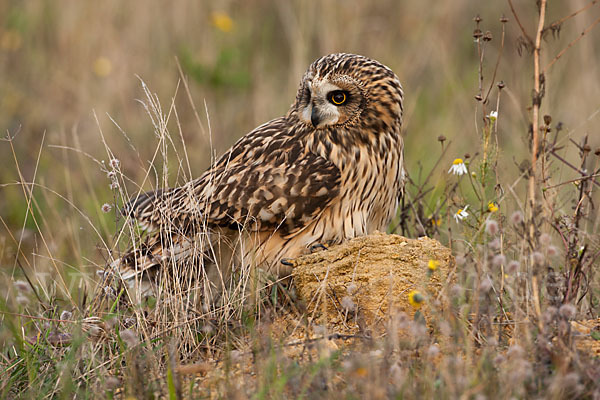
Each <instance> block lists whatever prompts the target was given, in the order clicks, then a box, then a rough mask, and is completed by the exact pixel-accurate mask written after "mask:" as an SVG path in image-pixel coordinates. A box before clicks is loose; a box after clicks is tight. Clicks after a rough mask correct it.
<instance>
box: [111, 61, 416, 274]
mask: <svg viewBox="0 0 600 400" xmlns="http://www.w3.org/2000/svg"><path fill="white" fill-rule="evenodd" d="M402 102H403V91H402V86H401V84H400V82H399V80H398V77H397V76H396V75H395V74H394V72H392V70H391V69H389V68H388V67H386V66H384V65H383V64H381V63H379V62H377V61H375V60H372V59H369V58H367V57H363V56H359V55H354V54H343V53H340V54H330V55H327V56H324V57H322V58H319V59H318V60H316V61H315V62H313V63H312V64H311V65H310V67H309V68H308V70H307V71H306V73H305V74H304V76H303V77H302V80H301V82H300V86H299V88H298V92H297V95H296V99H295V101H294V103H293V104H292V105H291V107H290V109H289V111H288V112H287V114H285V115H284V116H282V117H279V118H276V119H274V120H272V121H269V122H267V123H265V124H263V125H261V126H259V127H257V128H256V129H254V130H253V131H251V132H250V133H248V134H247V135H245V136H243V137H242V138H241V139H239V140H238V141H237V143H235V144H234V145H233V147H231V148H230V149H229V150H228V151H227V152H225V154H223V155H222V156H221V157H220V158H219V159H218V161H217V162H216V163H214V165H213V166H212V167H210V168H209V169H208V170H207V171H206V172H205V173H204V174H202V175H201V176H200V177H199V178H197V179H194V180H192V181H190V182H188V183H186V184H184V185H182V186H178V187H173V188H168V189H160V190H155V191H151V192H148V193H144V194H140V195H138V196H136V197H135V198H133V199H132V200H131V201H130V202H129V203H128V204H127V205H126V206H125V207H124V212H125V214H126V215H127V216H129V217H131V218H132V219H133V220H135V221H137V223H138V224H139V226H140V227H141V228H142V229H143V230H144V231H145V232H146V233H145V239H144V240H143V241H142V242H141V243H139V244H138V245H136V246H135V248H132V249H130V251H129V252H127V253H126V254H125V255H124V256H123V257H121V258H120V259H118V260H116V261H115V264H116V266H118V267H119V269H120V270H121V271H128V272H124V273H123V274H122V275H123V277H124V278H126V279H127V278H131V277H132V276H134V275H135V274H140V273H142V272H144V271H147V270H148V269H150V268H153V267H158V266H163V265H165V264H168V263H169V262H182V261H183V260H186V259H190V258H191V257H195V258H197V259H199V258H202V259H203V260H204V261H203V262H204V263H206V264H208V263H209V262H210V263H213V264H217V265H219V264H220V265H221V268H225V267H223V265H225V264H230V266H228V267H227V268H231V265H235V264H236V263H238V264H243V265H254V266H259V267H260V268H262V269H264V270H267V271H271V272H272V273H273V274H274V275H276V276H282V275H286V274H289V272H290V269H291V268H292V267H293V262H291V261H290V260H293V259H294V258H296V257H298V256H299V255H302V254H304V253H306V252H308V251H310V249H311V248H314V246H321V245H322V246H327V245H329V244H337V243H341V242H343V241H345V240H347V239H350V238H354V237H357V236H362V235H367V234H370V233H372V232H374V231H377V230H385V228H386V227H387V225H388V224H389V222H390V220H391V219H392V218H393V217H394V216H395V214H396V209H397V207H398V202H399V199H400V198H401V196H402V194H403V190H404V181H405V170H404V166H403V147H404V146H403V140H402V137H401V132H400V130H401V125H402V112H403V105H402Z"/></svg>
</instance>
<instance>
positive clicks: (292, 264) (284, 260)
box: [279, 258, 296, 267]
mask: <svg viewBox="0 0 600 400" xmlns="http://www.w3.org/2000/svg"><path fill="white" fill-rule="evenodd" d="M279 262H281V263H282V264H283V265H285V266H287V267H295V266H296V262H295V261H294V260H292V259H291V258H282V259H281V260H279Z"/></svg>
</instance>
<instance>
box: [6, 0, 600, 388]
mask: <svg viewBox="0 0 600 400" xmlns="http://www.w3.org/2000/svg"><path fill="white" fill-rule="evenodd" d="M412 3H414V4H412ZM412 3H411V4H402V2H396V1H391V0H390V1H381V2H377V3H372V4H371V3H370V4H368V5H367V4H366V3H362V2H358V1H348V2H344V5H343V7H341V6H340V3H339V2H335V1H323V2H314V3H313V2H303V1H293V2H270V1H266V0H263V1H256V2H234V3H228V4H226V5H224V4H221V3H219V2H189V3H182V4H180V5H178V6H177V7H171V6H167V5H165V4H162V3H159V2H156V3H153V4H146V3H144V4H141V3H139V4H138V2H133V3H128V4H123V3H122V2H118V1H112V0H111V1H108V2H103V3H102V4H101V5H100V4H92V3H87V2H77V3H73V4H71V5H70V6H69V7H67V8H64V9H63V8H58V6H56V5H53V4H50V3H43V2H41V1H33V2H28V3H26V4H21V3H11V2H8V3H6V4H4V3H3V4H2V5H0V15H3V16H4V17H3V20H1V21H0V52H2V53H0V54H2V55H6V57H2V59H1V60H0V71H1V72H2V75H3V76H5V77H9V78H10V79H3V80H2V82H0V101H1V104H2V106H1V107H0V126H2V128H3V129H5V132H6V134H7V140H5V141H3V142H0V157H2V159H3V160H5V161H4V163H3V167H4V168H2V170H1V171H0V185H1V186H0V210H1V211H0V218H1V219H0V222H1V223H2V229H3V230H2V234H0V265H1V266H2V271H0V272H1V274H0V288H2V292H3V293H4V295H3V296H2V300H1V301H0V312H1V313H2V315H1V316H0V320H1V321H2V324H1V325H0V349H2V352H1V353H2V354H1V355H0V368H2V371H0V373H1V376H2V377H3V378H2V380H1V383H0V395H1V396H2V397H3V398H5V397H6V398H14V397H21V398H44V397H65V398H69V397H77V398H88V397H89V398H94V397H98V396H101V395H102V394H103V393H105V392H106V396H108V397H113V396H117V395H119V396H120V395H122V394H124V393H126V394H135V396H136V397H137V398H149V397H152V396H156V395H158V396H161V397H167V396H168V397H182V396H183V397H189V398H196V397H200V398H204V397H224V398H236V397H237V398H246V397H254V398H281V397H293V398H296V397H297V398H306V397H309V398H328V397H347V398H383V397H408V398H414V397H417V398H432V397H434V398H485V397H489V398H507V399H508V398H512V397H514V398H529V397H547V398H566V397H580V398H597V397H598V396H600V391H599V390H600V389H599V388H598V385H597V382H598V381H600V363H599V360H598V359H597V357H596V358H594V356H593V355H592V354H589V353H586V352H579V351H576V340H575V339H578V337H577V336H576V335H574V334H573V332H572V331H571V325H570V323H569V322H570V321H571V320H573V319H593V318H598V310H599V302H600V300H599V296H600V280H599V278H598V275H597V274H596V269H597V267H598V265H600V236H599V235H598V232H600V213H599V212H598V208H597V207H598V204H600V203H599V200H600V197H599V195H598V193H599V192H598V189H599V184H600V179H599V178H598V173H599V167H600V151H599V146H600V142H599V139H598V138H599V136H598V135H597V130H598V129H597V125H598V124H597V122H598V118H599V117H598V116H599V115H600V113H599V110H600V103H599V102H598V100H597V93H599V92H600V87H599V86H600V81H599V80H598V79H597V60H598V59H599V57H598V54H599V50H600V49H599V47H598V46H599V43H600V41H598V40H595V38H596V37H597V36H598V33H597V30H594V29H593V27H594V26H595V25H594V24H595V23H597V19H596V18H597V17H596V15H597V14H598V7H600V5H598V4H596V3H595V2H589V3H588V2H586V1H583V0H582V1H577V2H573V3H569V4H562V5H554V4H552V3H551V4H550V5H549V9H548V10H547V14H546V20H545V23H544V24H541V26H542V27H544V26H545V27H549V28H548V29H547V30H544V31H540V32H539V34H538V35H536V29H537V28H538V14H537V12H538V8H537V7H536V2H535V1H519V2H517V1H513V2H512V3H513V4H512V5H513V6H514V8H515V11H516V14H517V15H518V19H519V23H517V22H516V19H515V17H514V15H512V13H511V7H510V6H511V3H510V2H508V3H502V2H495V3H494V4H489V5H488V4H486V5H485V6H484V5H481V4H480V2H477V1H474V0H473V1H467V0H461V1H454V2H448V4H445V3H444V4H438V3H439V2H438V3H436V4H435V5H434V6H432V5H431V4H417V3H416V2H412ZM539 4H540V5H542V4H545V1H543V0H542V1H540V2H539ZM578 10H582V11H581V12H577V11H578ZM477 13H479V14H480V15H481V16H482V17H483V21H478V22H472V21H471V19H472V18H473V17H474V16H475V14H477ZM503 13H504V14H505V15H506V16H508V18H509V22H507V23H502V22H500V21H499V17H500V16H501V15H502V14H503ZM572 14H575V15H574V16H573V17H571V18H568V19H566V20H564V21H562V18H563V17H565V16H567V17H568V16H570V15H572ZM228 18H231V21H230V20H228ZM348 21H351V23H349V22H348ZM554 21H561V24H560V25H556V24H553V22H554ZM520 25H522V26H523V29H524V31H525V32H522V31H521V28H520ZM558 27H560V28H561V29H560V30H558V29H557V28H558ZM474 29H475V30H476V29H480V30H481V34H479V33H478V32H476V31H475V32H474ZM488 30H489V31H491V34H492V37H493V38H492V40H491V41H488V40H487V39H488V38H490V36H489V34H488V33H487V31H488ZM581 32H586V34H585V35H584V36H583V37H582V39H581V40H578V41H576V42H574V39H575V38H577V37H580V33H581ZM474 37H475V39H478V40H476V41H475V42H474V41H473V40H474ZM536 38H537V39H538V40H537V43H538V44H540V46H541V52H540V53H539V54H540V56H539V57H540V59H539V62H540V70H541V71H544V77H543V78H544V79H543V80H541V79H539V77H538V79H537V82H536V79H534V77H533V73H532V71H533V65H534V58H535V55H536V53H537V52H535V51H534V52H531V50H532V49H533V47H535V43H536ZM484 39H485V40H484ZM502 43H503V44H502ZM532 46H533V47H532ZM562 49H567V51H566V52H565V53H564V55H561V57H560V58H559V59H558V60H557V61H556V62H554V61H553V60H554V57H555V55H557V54H562V53H561V50H562ZM339 50H343V51H347V52H355V53H361V54H365V55H368V56H370V57H373V58H375V59H378V60H380V61H382V62H384V63H385V64H387V65H389V66H390V67H392V69H394V71H396V72H397V73H398V75H399V76H400V78H401V80H402V81H403V82H404V84H405V91H406V93H407V104H406V123H405V130H406V143H407V144H406V147H407V154H406V158H407V162H408V166H407V167H408V170H409V172H410V175H411V176H410V177H411V182H410V184H409V188H408V194H407V196H406V199H405V201H404V204H403V205H402V209H401V210H400V211H399V216H398V219H397V221H394V223H393V224H392V226H391V227H390V231H394V232H398V233H402V234H403V235H406V236H409V237H416V236H419V235H424V234H426V235H428V236H430V237H433V238H436V239H438V240H440V241H441V242H442V243H445V244H447V245H448V246H449V247H450V248H451V249H452V251H453V253H454V254H455V256H456V260H457V265H458V269H457V271H458V272H459V274H458V281H457V284H456V285H454V286H452V287H450V288H447V296H448V301H449V302H450V303H451V304H452V305H453V307H452V308H451V310H446V311H444V312H441V311H440V313H439V314H438V317H437V318H436V320H435V321H428V322H429V323H430V325H429V326H430V328H431V329H427V328H426V327H425V326H424V325H423V324H422V321H421V320H419V319H418V318H417V319H415V320H411V319H410V318H407V317H406V316H405V315H403V314H393V315H390V318H391V322H390V328H389V330H388V331H387V333H386V334H385V335H383V336H382V337H368V336H365V335H357V336H356V337H353V338H349V337H346V338H345V340H341V339H339V338H338V337H337V336H335V335H333V336H332V334H335V332H328V331H327V328H326V327H325V328H324V327H318V326H317V327H315V326H313V325H311V323H310V321H309V320H308V319H307V316H306V315H305V312H304V310H303V306H302V304H301V303H300V302H298V301H297V299H295V294H294V291H293V287H288V286H287V285H286V284H285V282H278V281H276V280H275V279H273V278H272V277H269V276H261V275H260V274H259V271H253V270H252V269H250V268H248V269H244V270H243V271H241V272H240V273H239V274H234V275H232V276H231V277H229V278H228V279H230V280H229V281H227V282H226V286H229V287H230V288H231V290H228V291H227V292H226V297H225V298H224V299H223V301H221V302H220V303H218V304H217V303H214V304H213V303H206V302H205V301H203V298H204V297H203V296H205V290H206V287H205V286H203V282H205V280H203V279H192V278H191V276H193V275H195V276H198V269H197V268H198V266H197V265H196V264H193V263H189V262H187V263H186V262H182V263H177V264H175V265H172V266H171V268H170V269H164V270H163V272H161V273H162V274H165V275H166V274H169V277H170V280H168V279H160V280H159V282H160V284H159V287H158V291H157V293H156V294H155V295H154V296H151V297H149V298H142V297H141V296H138V295H137V294H136V293H134V292H129V291H127V290H122V289H121V286H119V285H118V282H117V283H115V282H109V281H108V279H111V278H112V276H111V275H102V276H98V275H97V274H96V271H97V270H98V269H103V268H104V267H105V266H106V265H107V264H109V263H110V262H111V261H112V260H114V259H115V258H117V257H119V255H120V252H121V251H123V250H124V249H125V248H126V247H127V246H128V245H129V244H130V243H139V240H140V234H139V232H138V230H137V228H136V227H135V226H134V225H132V224H131V223H130V222H128V221H124V220H123V218H122V217H120V216H119V213H118V212H117V211H118V208H119V207H120V206H121V205H122V204H123V202H124V201H125V200H126V199H128V198H130V197H131V196H133V195H135V194H136V193H137V192H138V191H140V190H147V189H150V188H158V187H163V186H171V185H174V184H176V183H182V182H184V181H186V180H188V179H190V177H193V176H198V175H199V174H200V173H201V172H202V171H203V170H204V169H205V168H206V167H207V166H208V165H209V163H210V162H211V159H212V158H213V157H214V155H215V154H217V155H220V154H222V152H223V150H225V149H226V148H227V147H229V146H230V145H231V143H232V142H233V140H234V139H235V138H237V137H239V136H241V135H242V134H244V133H245V132H247V131H248V130H249V129H251V128H252V127H254V126H256V125H258V124H259V123H262V122H264V121H266V120H268V119H270V118H273V117H275V116H278V115H281V114H282V113H283V112H285V111H286V109H287V107H288V105H289V103H290V102H291V100H292V99H293V97H294V92H295V87H296V85H297V81H298V80H299V78H300V76H301V74H302V72H303V71H304V69H305V68H306V66H307V65H308V64H309V63H310V62H311V61H312V60H313V59H314V58H316V57H317V56H319V55H322V54H326V53H329V52H333V51H339ZM519 53H520V54H519ZM174 56H177V57H178V59H179V62H180V64H181V73H180V71H179V68H178V66H177V62H176V61H175V57H174ZM497 60H498V61H497ZM548 66H551V67H549V68H548V69H547V70H546V69H544V68H545V67H548ZM135 75H138V76H140V77H142V78H143V79H145V80H146V81H148V82H150V86H151V88H152V89H149V88H148V87H147V86H146V85H145V84H144V83H143V82H144V81H143V80H142V79H136V77H135ZM182 77H184V78H185V79H186V80H182ZM499 81H503V82H504V85H505V86H503V87H500V86H499V85H498V82H499ZM536 85H537V86H536ZM534 87H539V89H540V90H539V91H538V95H535V93H534V95H533V96H532V88H534ZM542 89H544V92H543V93H542ZM154 93H158V94H160V96H161V98H160V99H159V96H157V95H156V94H154ZM474 96H479V97H480V98H479V99H477V98H474ZM136 98H141V100H140V101H138V102H136V101H134V99H136ZM537 98H541V99H542V101H541V102H538V101H536V99H537ZM485 99H487V100H488V101H487V102H486V101H482V100H485ZM91 110H94V111H91ZM492 111H497V112H498V116H497V117H496V118H490V116H491V114H490V113H491V112H492ZM145 114H146V115H147V116H144V115H145ZM536 115H537V116H538V117H537V118H538V120H537V121H536V122H535V123H534V124H533V125H532V124H531V121H532V118H535V116H536ZM209 116H210V118H209ZM534 127H535V128H534ZM438 137H439V139H438V141H436V138H438ZM534 137H537V139H534ZM535 140H537V142H538V143H539V147H538V148H537V149H536V148H535V147H532V143H534V142H535ZM532 149H534V150H535V151H532ZM465 153H469V157H467V156H466V155H465ZM455 158H462V159H464V160H465V161H466V162H467V167H468V171H469V173H468V174H467V175H462V176H454V175H450V174H448V173H447V171H448V168H449V167H450V165H451V164H452V160H453V159H455ZM532 158H533V159H534V160H536V159H537V161H536V162H535V164H534V165H535V168H533V169H532V164H531V161H532ZM103 160H104V161H103ZM112 160H119V162H118V163H116V162H114V161H112ZM532 171H533V173H532ZM528 180H529V181H530V182H533V184H534V185H533V188H534V192H533V193H534V194H535V196H534V197H533V198H532V195H531V193H532V192H531V191H530V188H531V186H528V182H527V181H528ZM103 204H106V206H105V207H103ZM490 204H491V205H490ZM466 205H469V208H467V212H468V213H469V216H468V217H466V218H465V219H463V220H460V221H458V222H457V221H455V220H454V215H455V214H456V213H457V211H458V210H459V209H461V208H462V209H464V208H465V206H466ZM102 208H104V211H108V212H103V211H102ZM168 271H171V272H168ZM431 306H432V307H434V308H435V304H431ZM282 316H285V317H286V318H287V321H288V322H287V323H289V321H290V320H291V321H293V322H294V324H293V325H294V326H299V327H301V329H303V330H305V331H306V332H308V333H310V334H312V335H316V336H317V337H324V339H317V340H311V341H306V340H304V339H301V340H300V341H296V340H295V339H294V340H291V338H289V337H286V335H287V334H289V332H290V331H291V330H290V327H289V326H288V325H286V323H285V322H282ZM284 320H285V319H284ZM398 329H400V330H402V332H403V334H402V335H399V334H398ZM303 332H304V331H303ZM407 332H408V333H409V334H408V335H406V333H407ZM586 336H587V337H588V338H589V339H595V340H598V338H599V335H598V334H597V332H596V331H594V330H593V329H592V330H590V332H589V333H587V334H586ZM328 337H329V339H330V340H327V338H328ZM290 341H292V342H293V343H291V345H290ZM290 349H294V350H293V351H291V350H290ZM118 393H119V394H118ZM482 396H483V397H482Z"/></svg>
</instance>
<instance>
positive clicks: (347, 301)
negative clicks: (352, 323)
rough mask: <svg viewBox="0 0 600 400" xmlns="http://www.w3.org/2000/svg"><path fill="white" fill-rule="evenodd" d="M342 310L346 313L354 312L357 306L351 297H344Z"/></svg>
mask: <svg viewBox="0 0 600 400" xmlns="http://www.w3.org/2000/svg"><path fill="white" fill-rule="evenodd" d="M341 303H342V308H343V309H344V310H345V311H354V309H355V307H356V304H354V301H353V300H352V298H351V297H350V296H344V297H343V298H342V301H341Z"/></svg>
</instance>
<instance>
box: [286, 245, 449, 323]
mask: <svg viewBox="0 0 600 400" xmlns="http://www.w3.org/2000/svg"><path fill="white" fill-rule="evenodd" d="M431 260H433V263H434V264H433V266H434V267H437V268H436V269H435V270H434V271H431V270H430V269H429V263H430V261H431ZM454 265H455V264H454V258H453V257H452V254H451V252H450V249H448V248H447V247H444V246H443V245H442V244H440V243H439V242H438V241H437V240H433V239H430V238H427V237H422V238H419V239H408V238H405V237H402V236H399V235H386V234H382V233H375V234H373V235H369V236H364V237H359V238H355V239H352V240H350V241H348V242H346V243H344V244H341V245H338V246H332V247H331V248H329V249H328V250H326V251H320V252H317V253H313V254H309V255H306V256H302V257H300V258H298V259H296V260H295V267H294V271H293V276H294V284H295V286H296V289H297V291H298V295H299V297H300V298H301V299H302V300H303V301H305V302H306V305H307V309H308V315H309V316H310V317H311V318H312V321H313V322H314V323H318V324H323V325H325V326H332V325H334V326H336V327H338V328H339V327H340V326H343V327H345V328H347V329H350V330H354V329H361V330H363V329H369V328H372V327H375V328H376V327H382V326H383V325H382V323H384V322H385V321H386V319H387V316H389V315H390V311H394V312H396V311H404V312H406V313H407V314H408V315H410V316H412V315H414V313H415V311H416V308H415V307H414V306H413V305H411V304H410V302H409V294H410V293H411V292H412V291H414V290H416V291H418V292H419V293H420V294H421V295H422V296H423V298H424V301H423V303H422V307H421V308H420V310H421V313H422V314H423V315H424V317H425V319H426V320H428V319H429V318H431V317H432V316H431V315H429V314H430V309H429V306H428V305H429V304H432V302H440V301H441V297H440V294H441V292H442V288H443V287H444V286H445V285H444V283H445V282H447V281H448V280H451V279H452V276H453V269H454ZM439 305H440V304H439V303H438V306H439ZM376 330H378V329H376Z"/></svg>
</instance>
